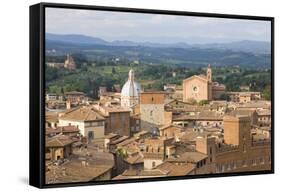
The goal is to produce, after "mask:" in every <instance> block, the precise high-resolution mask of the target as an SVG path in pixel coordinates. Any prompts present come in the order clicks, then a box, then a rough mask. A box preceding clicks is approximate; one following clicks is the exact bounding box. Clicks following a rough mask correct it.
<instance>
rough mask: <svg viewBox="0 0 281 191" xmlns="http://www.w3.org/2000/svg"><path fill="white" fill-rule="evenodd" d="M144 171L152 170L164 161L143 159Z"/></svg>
mask: <svg viewBox="0 0 281 191" xmlns="http://www.w3.org/2000/svg"><path fill="white" fill-rule="evenodd" d="M143 162H144V169H153V168H154V167H156V166H158V165H160V164H162V163H163V162H164V161H163V160H162V159H150V158H149V159H144V160H143Z"/></svg>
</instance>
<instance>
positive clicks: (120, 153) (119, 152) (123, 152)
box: [116, 148, 128, 159]
mask: <svg viewBox="0 0 281 191" xmlns="http://www.w3.org/2000/svg"><path fill="white" fill-rule="evenodd" d="M116 153H117V155H118V156H120V157H121V158H123V159H125V158H127V157H128V153H127V151H126V150H125V149H123V148H118V149H117V151H116Z"/></svg>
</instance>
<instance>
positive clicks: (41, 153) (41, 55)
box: [29, 2, 275, 188]
mask: <svg viewBox="0 0 281 191" xmlns="http://www.w3.org/2000/svg"><path fill="white" fill-rule="evenodd" d="M32 7H36V8H37V9H39V12H40V14H39V17H40V18H39V31H38V32H39V39H37V40H38V41H39V42H36V43H39V46H40V50H37V52H38V55H33V54H32V53H31V52H34V50H33V49H32V47H31V44H32V42H31V41H32V38H33V35H32V34H31V29H32V27H34V26H31V25H32V24H33V23H32V22H31V18H30V82H29V84H30V86H32V85H35V84H34V82H33V81H32V79H34V78H37V79H38V80H39V81H40V84H39V86H38V85H37V86H36V85H35V87H33V89H32V88H30V138H29V143H30V146H29V148H30V151H31V150H32V149H34V148H33V146H32V145H31V143H34V140H33V139H34V137H33V136H35V133H34V130H35V128H36V127H35V126H34V125H32V120H35V121H37V120H38V119H36V118H35V117H34V115H33V113H32V111H34V110H33V109H34V108H32V105H33V104H31V103H32V102H33V101H34V100H32V96H34V94H37V93H39V95H40V97H39V111H40V117H39V118H40V120H39V126H40V127H39V134H38V132H37V131H36V132H37V134H36V136H38V137H39V140H38V141H39V142H37V143H38V144H39V145H38V147H39V148H37V150H35V152H34V153H31V152H30V154H29V157H30V159H29V165H30V167H29V169H30V170H29V171H30V173H29V178H30V177H31V176H33V177H34V173H35V171H34V170H35V169H36V168H39V169H36V172H38V171H40V173H39V174H38V176H39V181H36V182H34V181H32V180H29V184H30V185H32V186H35V187H38V188H56V187H70V186H89V185H107V184H120V183H140V182H155V181H170V180H186V179H196V178H222V177H232V176H248V175H265V174H273V173H274V168H275V165H274V163H275V158H274V157H275V155H274V153H275V151H274V139H275V134H274V129H275V122H274V114H275V107H274V85H275V83H274V72H275V71H274V51H275V50H274V48H275V47H274V17H268V16H252V15H235V14H220V13H201V12H188V11H174V10H156V9H140V8H127V7H109V6H95V5H78V4H62V3H47V2H46V3H45V2H44V3H39V4H35V5H31V6H30V11H31V8H32ZM46 8H67V9H84V10H101V11H116V12H132V13H151V14H167V15H183V16H197V17H216V18H230V19H249V20H261V21H270V22H271V87H272V88H271V103H272V104H271V117H272V121H271V123H272V130H271V131H272V139H271V170H266V171H246V172H236V173H219V174H202V175H189V176H177V177H160V178H144V179H126V180H108V181H97V182H69V183H59V184H45V159H44V156H45V155H44V150H45V134H44V131H45V125H44V124H45V108H44V107H42V106H44V104H45V103H44V102H45V99H44V98H45V96H44V94H45V73H44V72H45V64H44V63H45V9H46ZM30 17H31V16H30ZM37 40H35V41H37ZM33 41H34V39H33ZM37 52H36V53H37ZM36 56H39V65H40V67H39V73H38V74H39V76H35V77H34V76H33V75H34V74H33V73H32V71H31V70H32V68H31V67H33V66H34V64H35V63H32V59H33V58H34V57H36ZM33 91H34V92H33ZM37 110H38V108H37ZM37 128H38V127H37ZM34 155H37V156H39V166H38V165H37V166H35V165H34V163H33V162H32V159H34ZM33 171H34V172H33Z"/></svg>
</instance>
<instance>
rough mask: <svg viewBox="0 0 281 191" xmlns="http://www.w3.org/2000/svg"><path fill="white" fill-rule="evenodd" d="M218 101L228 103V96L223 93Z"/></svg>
mask: <svg viewBox="0 0 281 191" xmlns="http://www.w3.org/2000/svg"><path fill="white" fill-rule="evenodd" d="M219 99H220V100H226V101H230V96H229V95H227V94H226V93H223V94H222V95H221V96H220V98H219Z"/></svg>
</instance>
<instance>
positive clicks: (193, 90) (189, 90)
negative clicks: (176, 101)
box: [183, 65, 225, 102]
mask: <svg viewBox="0 0 281 191" xmlns="http://www.w3.org/2000/svg"><path fill="white" fill-rule="evenodd" d="M224 93H225V86H224V85H223V84H219V83H218V82H213V81H212V68H211V66H210V65H208V68H207V72H206V75H194V76H191V77H189V78H187V79H184V80H183V101H184V102H188V101H189V100H190V99H194V100H196V101H201V100H214V99H219V98H220V97H221V96H222V94H224Z"/></svg>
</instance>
